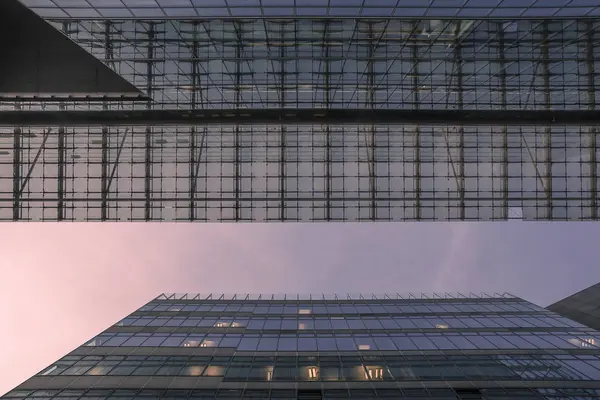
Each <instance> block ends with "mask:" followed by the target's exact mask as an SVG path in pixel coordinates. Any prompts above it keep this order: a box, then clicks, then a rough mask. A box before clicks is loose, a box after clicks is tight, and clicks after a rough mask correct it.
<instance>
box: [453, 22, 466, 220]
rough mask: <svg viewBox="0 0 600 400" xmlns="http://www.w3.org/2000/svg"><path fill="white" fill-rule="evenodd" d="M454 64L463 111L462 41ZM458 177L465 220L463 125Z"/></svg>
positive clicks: (457, 46) (459, 143)
mask: <svg viewBox="0 0 600 400" xmlns="http://www.w3.org/2000/svg"><path fill="white" fill-rule="evenodd" d="M460 25H461V24H460V22H459V23H458V24H457V26H456V29H457V32H460ZM454 63H455V65H456V91H457V94H458V98H457V108H458V110H462V109H463V79H462V78H463V76H462V75H463V72H462V47H461V41H460V40H458V39H457V41H456V43H455V45H454ZM458 135H459V141H458V152H459V154H458V176H457V177H456V182H457V184H458V187H457V189H458V195H459V198H460V200H459V211H460V219H461V220H464V219H465V132H464V129H463V126H462V125H459V127H458Z"/></svg>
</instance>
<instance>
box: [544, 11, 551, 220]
mask: <svg viewBox="0 0 600 400" xmlns="http://www.w3.org/2000/svg"><path fill="white" fill-rule="evenodd" d="M542 35H543V39H542V60H543V63H542V65H543V72H542V77H543V79H544V106H545V107H544V108H545V109H546V110H551V109H552V104H551V99H550V60H549V58H550V42H549V38H548V36H549V35H548V21H544V22H543V23H542ZM545 133H546V136H545V141H546V187H545V191H546V218H547V219H552V216H553V215H554V213H553V211H554V210H553V204H552V128H551V127H550V126H546V128H545Z"/></svg>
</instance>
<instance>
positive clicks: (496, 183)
mask: <svg viewBox="0 0 600 400" xmlns="http://www.w3.org/2000/svg"><path fill="white" fill-rule="evenodd" d="M53 24H55V26H56V27H57V29H60V30H62V31H63V32H64V33H65V34H67V35H69V36H70V37H71V38H72V39H73V40H74V41H75V42H77V43H78V44H80V45H81V46H83V47H84V48H86V49H88V51H90V52H91V53H92V54H94V55H95V56H96V57H98V58H100V59H101V60H102V61H104V62H106V63H107V65H109V66H110V67H111V68H113V69H114V70H115V71H117V72H118V73H120V74H121V75H122V76H124V77H125V78H126V79H128V80H129V81H130V82H132V83H133V84H135V85H136V86H137V87H139V88H144V89H145V91H146V95H147V96H148V99H152V100H145V99H141V100H144V101H130V100H129V99H125V100H123V99H121V100H119V99H114V98H105V99H88V100H82V99H64V98H63V99H58V100H57V99H54V100H53V99H48V100H46V101H41V100H39V99H31V98H23V99H20V98H16V97H15V98H10V99H7V98H4V99H1V98H0V125H2V127H0V219H3V220H102V221H105V220H111V221H120V220H143V221H152V220H180V221H351V220H369V221H379V220H384V221H390V220H391V221H398V220H506V219H511V218H517V219H529V220H539V219H552V220H597V219H598V211H599V210H598V206H599V205H598V197H599V192H598V162H597V157H598V146H597V143H598V137H597V136H598V132H597V125H598V120H599V115H600V113H598V109H597V99H596V96H598V94H597V93H598V82H599V80H600V73H599V72H598V63H599V62H600V56H599V54H600V49H599V47H600V36H599V33H598V31H599V30H600V22H599V21H598V20H594V19H579V20H566V19H562V20H543V19H537V20H519V21H507V20H482V21H464V20H458V19H453V20H401V19H393V18H388V19H369V18H361V19H335V18H334V19H331V18H309V19H269V18H262V19H209V20H198V19H195V20H89V21H74V20H61V21H53ZM11 167H12V168H11Z"/></svg>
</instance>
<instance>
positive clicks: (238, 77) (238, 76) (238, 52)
mask: <svg viewBox="0 0 600 400" xmlns="http://www.w3.org/2000/svg"><path fill="white" fill-rule="evenodd" d="M237 24H238V22H237V21H236V22H234V27H235V30H236V33H237V38H238V40H237V42H236V45H235V57H236V59H235V109H236V110H239V109H240V105H241V102H242V98H241V92H240V86H241V85H242V66H241V63H242V61H241V57H242V46H243V43H242V37H241V33H240V28H239V26H238V25H237ZM233 134H234V135H235V136H234V138H233V141H234V144H233V146H234V151H235V155H234V157H235V161H234V168H235V172H234V173H235V178H234V179H235V180H234V182H233V185H234V189H233V190H234V192H235V209H234V210H235V211H234V213H235V215H234V217H233V218H234V220H235V221H239V220H240V219H241V214H240V211H241V203H240V193H241V188H240V186H241V180H242V178H241V173H240V168H241V160H240V153H241V149H240V147H241V144H240V126H239V125H236V126H235V129H234V133H233Z"/></svg>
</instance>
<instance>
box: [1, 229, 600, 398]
mask: <svg viewBox="0 0 600 400" xmlns="http://www.w3.org/2000/svg"><path fill="white" fill-rule="evenodd" d="M2 228H3V229H2V230H1V231H0V243H1V244H0V251H1V254H2V258H1V259H0V266H1V269H0V270H1V273H2V274H1V275H0V276H1V279H0V318H1V321H2V322H3V324H2V329H0V394H2V393H4V392H6V391H8V390H10V389H12V388H13V387H15V386H16V385H18V384H19V383H21V382H22V381H24V380H25V379H27V378H28V377H30V376H31V375H33V374H35V373H36V372H38V371H40V370H41V369H43V368H45V367H46V366H48V365H49V364H51V363H52V362H54V361H55V360H57V359H59V358H60V357H62V356H63V355H65V354H66V353H68V352H69V351H71V350H72V349H74V348H76V347H77V346H79V345H81V344H83V343H84V342H85V341H86V340H88V339H89V338H91V337H93V336H94V335H95V334H97V333H99V332H100V331H102V330H104V329H106V328H107V327H108V326H109V325H111V324H113V323H115V322H116V321H118V320H119V319H121V318H123V317H124V316H125V315H127V314H129V313H130V312H132V311H133V310H135V309H137V308H139V307H140V306H141V305H142V304H144V303H146V302H148V301H149V300H151V299H152V298H153V297H155V296H156V295H158V294H159V293H162V292H215V293H216V292H225V293H232V292H246V293H247V292H250V293H259V292H263V293H274V292H277V293H282V292H288V293H298V292H299V293H308V292H314V293H320V292H326V293H333V292H336V293H356V292H363V293H384V292H402V293H407V292H432V291H448V292H454V291H474V292H482V291H486V292H493V291H508V292H512V293H513V294H516V295H519V296H522V297H525V298H527V299H528V300H531V301H534V302H537V303H539V304H540V305H544V306H545V305H547V304H548V303H549V302H552V301H555V300H558V299H560V298H562V297H564V296H566V295H568V294H570V293H572V292H574V291H575V290H579V289H582V288H584V287H586V286H588V285H590V284H593V283H596V282H598V281H600V269H598V268H597V265H596V259H597V256H596V253H595V249H596V247H595V245H594V239H593V238H596V239H597V238H598V237H600V226H599V225H597V224H575V223H568V224H566V226H565V224H556V223H554V224H542V223H515V224H510V223H509V224H506V223H492V224H484V223H480V224H467V223H462V224H461V223H458V224H452V223H440V224H428V223H417V224H409V223H395V224H333V223H332V224H240V225H235V226H234V225H228V224H200V223H198V224H166V223H148V224H132V223H129V224H128V223H120V224H110V223H102V224H93V223H78V224H67V223H63V224H55V223H37V224H36V223H23V224H11V223H8V224H3V226H2ZM541 277H543V279H544V285H540V284H539V279H540V278H541Z"/></svg>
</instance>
